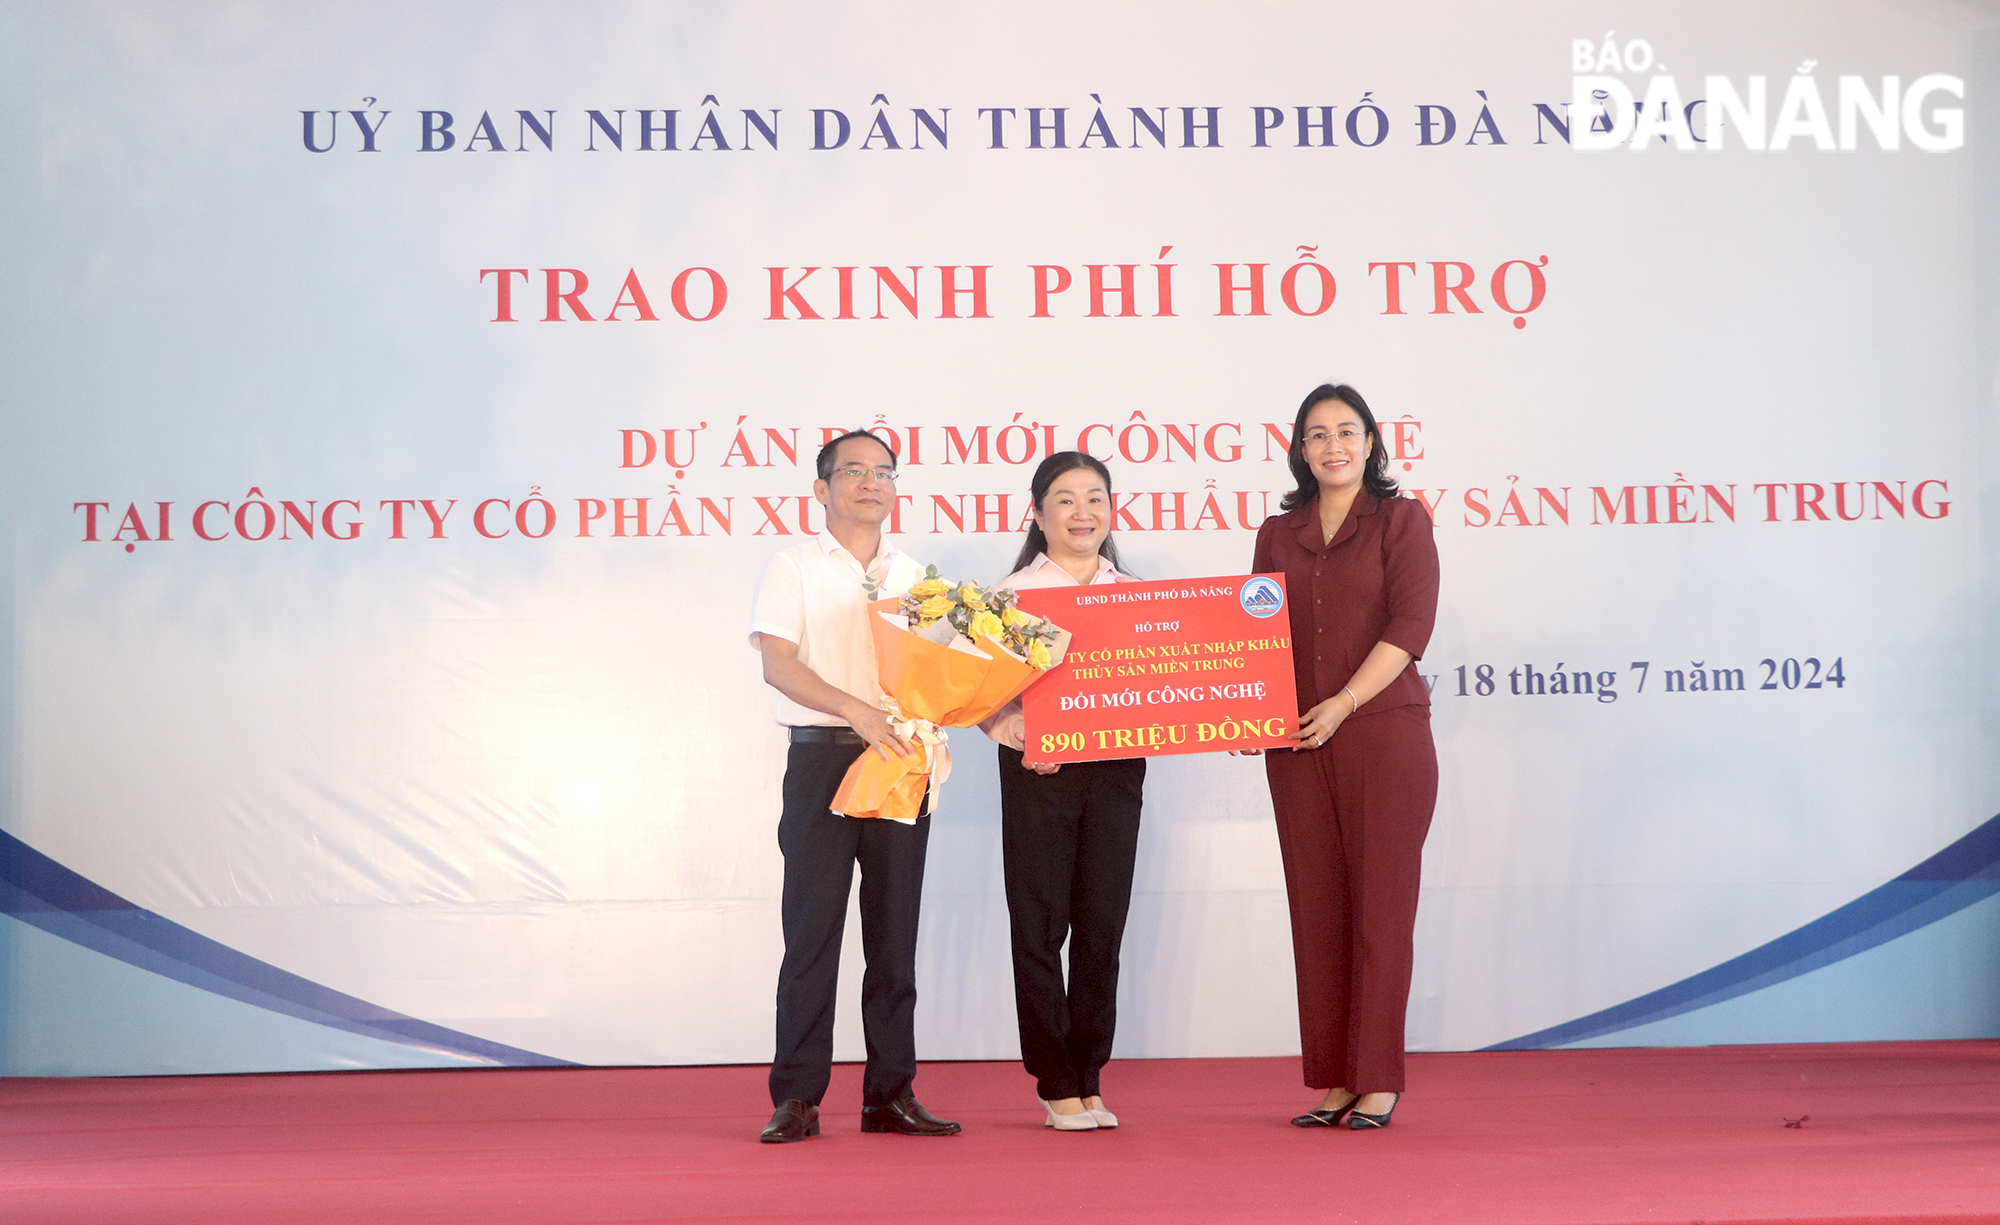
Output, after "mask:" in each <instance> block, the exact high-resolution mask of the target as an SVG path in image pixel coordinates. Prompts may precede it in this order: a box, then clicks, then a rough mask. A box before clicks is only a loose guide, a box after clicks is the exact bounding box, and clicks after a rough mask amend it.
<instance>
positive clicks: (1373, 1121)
mask: <svg viewBox="0 0 2000 1225" xmlns="http://www.w3.org/2000/svg"><path fill="white" fill-rule="evenodd" d="M1360 1100H1361V1098H1360V1096H1359V1095H1356V1097H1355V1099H1354V1101H1355V1102H1358V1101H1360ZM1402 1100H1403V1095H1402V1094H1400V1093H1398V1094H1397V1095H1396V1101H1394V1102H1390V1103H1389V1108H1388V1109H1387V1110H1384V1111H1383V1112H1382V1113H1381V1114H1363V1113H1362V1112H1360V1111H1359V1110H1355V1109H1354V1102H1349V1103H1348V1104H1347V1108H1348V1110H1349V1111H1350V1112H1351V1113H1350V1114H1349V1115H1348V1117H1347V1126H1348V1128H1349V1129H1350V1130H1352V1131H1371V1130H1374V1129H1375V1128H1378V1127H1387V1126H1388V1125H1389V1116H1390V1115H1392V1114H1394V1113H1396V1103H1397V1102H1400V1101H1402Z"/></svg>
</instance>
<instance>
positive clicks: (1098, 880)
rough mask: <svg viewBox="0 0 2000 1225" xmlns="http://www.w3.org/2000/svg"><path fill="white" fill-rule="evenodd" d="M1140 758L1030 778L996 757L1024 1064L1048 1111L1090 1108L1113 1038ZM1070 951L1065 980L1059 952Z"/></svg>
mask: <svg viewBox="0 0 2000 1225" xmlns="http://www.w3.org/2000/svg"><path fill="white" fill-rule="evenodd" d="M1145 782H1146V762H1145V759H1144V758H1134V759H1132V760H1128V761H1088V762H1072V763H1069V764H1067V765H1064V766H1063V768H1062V769H1061V770H1058V771H1057V772H1056V773H1054V774H1037V773H1035V772H1034V771H1033V770H1030V769H1027V768H1026V767H1024V766H1023V765H1022V764H1021V754H1020V753H1019V752H1018V751H1016V750H1014V749H1010V748H1008V747H1006V746H1005V745H1002V746H1000V842H1001V851H1002V856H1003V860H1004V863H1005V866H1006V876H1007V917H1008V920H1009V927H1010V929H1011V932H1012V936H1013V944H1014V1010H1015V1012H1016V1014H1017V1015H1018V1016H1019V1018H1020V1023H1021V1062H1022V1063H1023V1064H1025V1065H1026V1066H1027V1069H1028V1073H1029V1074H1030V1075H1032V1076H1033V1077H1034V1078H1035V1092H1036V1093H1037V1094H1038V1095H1040V1096H1041V1097H1043V1098H1046V1099H1048V1100H1050V1101H1053V1100H1055V1099H1057V1098H1064V1097H1093V1096H1096V1095H1097V1093H1098V1083H1097V1081H1098V1070H1099V1069H1101V1068H1102V1067H1103V1066H1104V1064H1105V1062H1106V1061H1108V1060H1109V1059H1110V1058H1111V1041H1112V1036H1113V1033H1114V1032H1115V1031H1116V1029H1117V1027H1118V949H1119V946H1120V945H1121V944H1123V943H1124V940H1125V914H1126V911H1127V910H1129V909H1130V907H1131V904H1132V863H1133V860H1134V858H1135V857H1136V856H1137V854H1138V850H1139V805H1140V801H1141V798H1142V795H1143V791H1144V786H1145ZM1065 939H1066V940H1068V941H1069V981H1068V983H1067V985H1065V983H1064V982H1063V965H1062V947H1063V941H1064V940H1065Z"/></svg>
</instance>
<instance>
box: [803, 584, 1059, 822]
mask: <svg viewBox="0 0 2000 1225" xmlns="http://www.w3.org/2000/svg"><path fill="white" fill-rule="evenodd" d="M896 606H897V601H895V600H893V599H891V600H877V601H875V602H873V603H871V604H870V605H869V606H868V612H869V621H868V626H869V629H870V630H872V631H873V632H874V635H875V659H876V667H877V670H878V672H879V674H880V677H881V680H882V691H883V692H884V693H886V694H888V695H889V698H890V700H891V701H892V702H893V703H894V704H895V707H896V709H895V710H893V711H891V712H890V716H891V718H893V719H897V720H898V723H897V731H898V732H899V733H901V734H902V735H903V736H904V738H905V739H914V740H916V741H917V749H916V751H915V752H913V753H911V754H909V755H908V756H907V757H899V758H897V759H895V760H894V761H884V760H883V758H882V755H881V754H880V753H877V752H875V751H874V750H873V749H869V750H867V751H865V752H863V753H862V754H861V756H860V757H858V758H856V759H855V761H854V764H853V765H851V766H849V767H848V768H847V776H846V777H845V778H843V779H842V780H841V782H840V790H839V791H837V792H835V793H834V797H833V811H834V812H836V813H839V814H841V815H842V816H848V817H886V818H889V819H890V820H896V821H914V820H915V819H916V818H917V815H918V814H919V813H921V812H922V811H923V802H924V796H925V795H926V794H927V793H929V792H931V791H932V789H933V788H934V787H936V786H941V785H942V784H943V783H944V780H945V779H946V778H947V777H948V776H949V775H950V772H951V749H950V747H949V746H948V745H946V744H945V742H944V738H943V737H942V736H940V735H938V734H937V733H936V732H935V731H933V730H931V728H930V727H927V726H925V725H926V724H928V725H934V726H936V727H971V726H972V725H974V724H976V723H978V722H979V721H980V720H982V719H985V718H987V717H988V716H989V715H991V714H992V713H993V712H994V711H996V710H999V709H1000V708H1001V707H1002V706H1005V705H1006V704H1007V703H1008V702H1011V701H1013V700H1014V698H1015V697H1016V696H1017V695H1018V694H1020V692H1021V691H1022V690H1024V689H1026V688H1027V687H1028V686H1029V685H1031V684H1033V683H1034V682H1035V679H1036V678H1037V677H1039V676H1041V675H1042V672H1043V671H1044V669H1040V668H1036V667H1034V666H1033V665H1031V664H1028V663H1024V662H1023V661H1021V660H1019V659H1017V658H1015V657H1014V656H1013V655H1012V654H1011V653H1009V652H1008V651H1007V650H1006V649H1005V648H1004V647H1001V646H1000V645H999V644H998V643H996V642H994V641H992V640H991V639H987V638H977V639H973V640H972V642H973V645H974V646H976V647H978V648H979V650H980V652H981V654H979V655H973V654H970V653H968V652H966V651H965V650H963V649H958V648H954V647H950V646H940V645H939V644H937V643H935V642H932V641H931V640H930V639H928V638H924V637H922V636H920V635H918V634H917V633H916V632H915V631H913V630H910V629H908V628H906V627H905V626H903V625H901V624H900V621H901V618H900V617H899V616H895V613H896ZM884 612H886V613H889V614H891V616H890V617H886V618H885V617H883V616H882V615H881V614H882V613H884ZM1068 645H1069V635H1068V634H1062V635H1060V636H1059V638H1058V639H1057V646H1056V649H1055V650H1053V651H1051V652H1050V661H1049V666H1050V667H1054V666H1055V665H1056V664H1058V663H1060V662H1061V661H1062V653H1063V651H1064V649H1066V648H1067V647H1068ZM916 720H921V721H922V722H921V723H916V724H915V725H914V727H910V726H908V725H909V723H910V721H916Z"/></svg>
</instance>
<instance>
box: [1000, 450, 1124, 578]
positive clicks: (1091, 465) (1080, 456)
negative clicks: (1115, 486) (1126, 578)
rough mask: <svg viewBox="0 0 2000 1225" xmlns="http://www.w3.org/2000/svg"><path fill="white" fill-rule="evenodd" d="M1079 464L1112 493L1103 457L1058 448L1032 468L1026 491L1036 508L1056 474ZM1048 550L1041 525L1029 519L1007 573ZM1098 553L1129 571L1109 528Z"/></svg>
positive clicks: (1038, 506)
mask: <svg viewBox="0 0 2000 1225" xmlns="http://www.w3.org/2000/svg"><path fill="white" fill-rule="evenodd" d="M1078 468H1088V469H1090V470H1091V471H1092V472H1095V473H1097V475H1098V476H1099V477H1101V478H1102V479H1103V481H1104V496H1105V497H1107V498H1110V497H1111V469H1109V468H1107V467H1105V466H1104V461H1103V460H1100V459H1098V458H1097V457H1096V456H1094V455H1086V454H1084V453H1083V452H1082V451H1057V452H1056V453H1055V454H1053V455H1051V456H1049V457H1048V458H1047V459H1045V460H1043V461H1042V463H1041V466H1040V467H1039V468H1036V469H1035V478H1034V479H1033V480H1032V481H1029V482H1028V493H1029V494H1030V495H1031V496H1033V498H1034V499H1035V509H1036V510H1038V511H1039V510H1040V509H1042V500H1043V499H1044V498H1046V497H1048V496H1049V486H1051V485H1053V484H1055V483H1056V478H1057V477H1059V476H1061V475H1063V474H1064V473H1065V472H1074V471H1076V470H1077V469H1078ZM1117 505H1118V503H1117V502H1116V500H1113V501H1112V503H1111V506H1112V512H1111V513H1112V514H1113V515H1114V516H1115V515H1116V514H1117ZM1048 551H1049V538H1048V537H1047V536H1045V535H1043V534H1042V525H1041V524H1039V523H1037V522H1034V521H1033V520H1030V521H1029V523H1028V538H1027V539H1026V540H1024V541H1022V542H1021V554H1020V556H1018V557H1016V558H1015V559H1014V565H1013V567H1012V568H1011V569H1009V570H1008V571H1007V573H1009V574H1012V573H1013V572H1014V571H1015V570H1019V569H1020V568H1021V567H1023V566H1025V565H1027V564H1028V563H1029V562H1031V561H1033V560H1035V558H1037V557H1039V556H1040V555H1041V554H1043V553H1046V552H1048ZM1097 555H1098V556H1099V557H1102V558H1103V559H1104V560H1106V561H1108V562H1110V563H1111V564H1112V565H1113V566H1115V567H1117V569H1118V572H1119V573H1120V574H1127V573H1130V571H1128V570H1126V569H1125V563H1124V562H1123V561H1120V560H1119V558H1118V546H1117V545H1115V544H1112V543H1111V534H1110V533H1109V532H1106V533H1105V534H1104V543H1103V544H1100V545H1098V546H1097Z"/></svg>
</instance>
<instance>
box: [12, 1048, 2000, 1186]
mask: <svg viewBox="0 0 2000 1225" xmlns="http://www.w3.org/2000/svg"><path fill="white" fill-rule="evenodd" d="M1410 1065H1411V1066H1410V1095H1409V1099H1408V1101H1407V1102H1406V1103H1405V1104H1404V1105H1403V1107H1402V1108H1401V1109H1400V1110H1399V1111H1398V1112H1397V1114H1396V1121H1395V1124H1394V1125H1393V1126H1392V1127H1390V1128H1389V1129H1388V1130H1387V1131H1382V1132H1349V1131H1347V1130H1345V1129H1342V1130H1339V1131H1332V1132H1329V1131H1305V1130H1301V1129H1298V1128H1294V1127H1290V1126H1288V1125H1287V1124H1286V1122H1285V1120H1286V1119H1287V1118H1288V1117H1289V1116H1290V1115H1291V1114H1293V1113H1295V1112H1296V1111H1297V1110H1299V1109H1301V1108H1303V1107H1304V1106H1306V1105H1308V1104H1309V1103H1310V1101H1311V1098H1312V1095H1311V1094H1310V1093H1308V1092H1307V1091H1305V1090H1303V1089H1301V1088H1300V1087H1299V1084H1298V1074H1297V1070H1298V1061H1297V1060H1295V1059H1186V1060H1147V1061H1121V1062H1117V1063H1114V1064H1112V1066H1111V1067H1110V1068H1109V1069H1107V1071H1106V1075H1105V1086H1106V1088H1107V1090H1108V1091H1109V1092H1108V1097H1109V1100H1110V1103H1111V1105H1112V1107H1113V1108H1114V1109H1115V1110H1117V1111H1118V1112H1119V1114H1120V1116H1121V1118H1122V1120H1123V1122H1124V1124H1125V1125H1124V1126H1123V1127H1121V1128H1119V1129H1118V1130H1117V1131H1105V1132H1083V1133H1057V1132H1053V1131H1050V1130H1048V1129H1046V1128H1044V1127H1043V1126H1042V1124H1041V1116H1040V1108H1039V1107H1038V1106H1037V1105H1036V1103H1035V1100H1034V1088H1033V1082H1031V1081H1030V1080H1029V1079H1028V1078H1027V1077H1026V1076H1025V1075H1024V1074H1023V1073H1022V1072H1021V1070H1020V1068H1019V1066H1018V1065H1015V1064H1003V1063H961V1064H927V1065H925V1067H924V1069H923V1072H922V1073H921V1075H920V1076H919V1077H918V1081H917V1088H918V1091H919V1095H920V1096H921V1097H922V1099H923V1100H924V1102H925V1103H926V1104H927V1105H929V1106H931V1107H933V1108H934V1109H935V1110H936V1111H937V1112H938V1113H939V1114H941V1115H943V1116H945V1117H947V1118H955V1119H958V1120H960V1121H962V1122H963V1123H964V1124H965V1128H966V1130H965V1134H963V1135H961V1136H956V1137H952V1138H948V1139H915V1138H910V1137H904V1136H880V1135H861V1134H860V1133H859V1131H858V1124H859V1119H860V1114H859V1093H860V1072H859V1069H858V1068H856V1067H853V1066H842V1067H840V1068H837V1069H836V1070H835V1073H834V1082H833V1090H832V1092H831V1093H829V1094H828V1098H827V1113H826V1115H825V1116H824V1125H825V1128H824V1132H823V1134H822V1135H820V1136H819V1137H817V1138H815V1139H812V1140H808V1141H805V1142H804V1143H800V1144H793V1145H761V1144H758V1143H757V1142H756V1132H757V1129H758V1127H759V1126H760V1125H761V1124H762V1123H763V1121H764V1120H765V1119H766V1118H767V1117H768V1115H769V1110H768V1108H767V1107H766V1106H765V1105H764V1101H765V1096H764V1069H762V1068H756V1067H722V1068H640V1069H632V1068H625V1069H574V1070H571V1069H560V1070H533V1071H528V1070H494V1071H449V1072H357V1073H318V1074H306V1075H285V1076H216V1077H159V1078H138V1079H121V1080H40V1079H10V1080H0V1221H4V1222H6V1223H7V1225H41V1223H43V1222H65V1223H67V1222H75V1223H78V1225H83V1223H88V1225H104V1223H107V1222H124V1221H132V1222H147V1223H148V1225H175V1223H178V1222H201V1223H203V1225H236V1223H238V1222H258V1223H260V1225H274V1223H282V1222H307V1221H310V1222H315V1223H320V1222H432V1221H436V1222H478V1223H480V1225H511V1223H513V1222H535V1223H542V1222H570V1221H577V1222H584V1221H588V1222H645V1221H691V1220H732V1221H740V1222H756V1221H764V1220H774V1221H775V1220H785V1221H791V1220H798V1219H810V1220H825V1221H863V1220H866V1221H870V1222H894V1223H895V1225H920V1223H924V1222H964V1221H995V1220H1018V1221H1036V1222H1071V1223H1076V1225H1087V1223H1089V1222H1095V1221H1139V1220H1145V1221H1150V1222H1165V1221H1204V1222H1206V1221H1237V1220H1256V1221H1272V1222H1291V1221H1367V1222H1381V1223H1384V1225H1388V1223H1399V1222H1425V1223H1427V1225H1428V1223H1432V1222H1452V1223H1456V1222H1535V1223H1542V1222H1564V1223H1567V1222H1639V1221H1646V1222H1658V1221H1711V1222H1720V1221H1757V1222H1779V1221H1786V1222H1792V1221H1798V1222H1805V1221H1839V1222H1863V1221H1895V1222H1947V1221H1949V1222H1968V1221H2000V1042H1922V1043H1883V1044H1874V1043H1870V1044H1845V1045H1832V1046H1760V1047H1727V1048H1714V1047H1711V1048H1706V1049H1679V1050H1604V1051H1547V1052H1522V1053H1475V1054H1443V1055H1417V1056H1413V1057H1412V1058H1411V1061H1410ZM1787 1120H1802V1122H1800V1123H1799V1125H1798V1126H1795V1127H1790V1126H1787V1125H1786V1124H1787Z"/></svg>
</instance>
